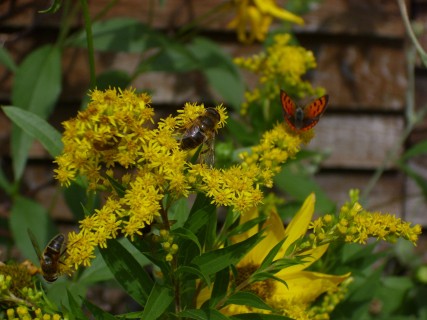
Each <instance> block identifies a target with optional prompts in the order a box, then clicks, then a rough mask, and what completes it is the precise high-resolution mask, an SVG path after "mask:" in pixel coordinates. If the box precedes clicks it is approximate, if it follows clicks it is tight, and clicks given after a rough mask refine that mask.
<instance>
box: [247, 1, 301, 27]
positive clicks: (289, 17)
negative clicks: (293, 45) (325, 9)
mask: <svg viewBox="0 0 427 320" xmlns="http://www.w3.org/2000/svg"><path fill="white" fill-rule="evenodd" d="M254 2H255V4H256V6H257V7H258V8H259V9H260V10H261V11H262V12H263V13H264V14H270V15H272V16H274V17H276V18H278V19H282V20H284V21H289V22H294V23H297V24H304V20H303V19H302V18H301V17H299V16H297V15H295V14H293V13H291V12H289V11H287V10H284V9H281V8H279V7H278V6H277V5H276V3H275V2H274V1H269V0H254Z"/></svg>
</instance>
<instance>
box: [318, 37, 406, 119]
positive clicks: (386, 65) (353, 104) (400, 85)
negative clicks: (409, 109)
mask: <svg viewBox="0 0 427 320" xmlns="http://www.w3.org/2000/svg"><path fill="white" fill-rule="evenodd" d="M316 53H317V65H318V68H317V69H316V71H315V72H313V82H314V84H316V85H319V86H323V87H325V88H326V89H327V92H328V93H329V95H330V96H331V97H332V100H331V102H330V104H331V105H332V106H333V107H334V108H337V109H352V110H394V111H398V110H402V109H403V106H404V102H405V92H406V86H407V75H406V62H405V54H404V51H403V48H401V47H396V48H395V47H389V46H365V45H345V44H343V45H342V44H338V43H337V44H330V45H322V46H321V47H320V48H319V50H318V51H317V52H316Z"/></svg>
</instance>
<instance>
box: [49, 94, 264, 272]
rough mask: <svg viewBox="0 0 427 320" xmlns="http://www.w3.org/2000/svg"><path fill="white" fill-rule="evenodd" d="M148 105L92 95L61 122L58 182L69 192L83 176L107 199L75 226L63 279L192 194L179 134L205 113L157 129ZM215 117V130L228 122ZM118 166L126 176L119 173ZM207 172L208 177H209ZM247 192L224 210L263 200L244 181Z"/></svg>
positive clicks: (181, 116) (143, 100)
mask: <svg viewBox="0 0 427 320" xmlns="http://www.w3.org/2000/svg"><path fill="white" fill-rule="evenodd" d="M149 102H150V98H149V97H148V96H147V95H146V94H136V93H135V92H134V90H125V91H121V90H115V89H109V90H106V91H99V90H94V91H93V92H91V102H90V103H89V105H88V108H87V109H86V110H84V111H81V112H79V114H78V116H77V117H76V118H75V119H71V120H68V121H66V122H64V127H65V132H64V134H63V139H62V140H63V143H64V151H63V153H62V154H61V155H60V156H59V157H57V158H56V160H55V162H56V163H57V164H58V169H56V170H55V171H56V178H57V179H58V180H59V181H60V182H61V184H63V185H69V184H70V183H71V181H73V180H75V179H76V177H77V176H78V175H81V176H85V177H86V178H87V180H88V182H89V189H94V190H103V191H106V192H110V194H109V197H108V200H107V201H106V203H105V205H104V206H103V207H102V208H101V209H96V210H95V212H93V213H92V214H90V215H88V216H87V217H85V218H84V219H83V220H81V221H80V232H79V233H70V234H69V236H68V248H67V255H66V259H65V261H64V264H61V272H67V273H70V272H71V270H72V269H73V268H75V269H76V268H78V266H80V265H83V266H88V265H90V262H91V260H92V259H93V258H94V249H95V247H101V248H105V247H106V246H107V241H108V239H113V238H116V237H117V235H118V234H119V233H122V234H124V235H125V236H126V237H128V238H130V239H131V240H134V239H135V237H136V236H140V235H142V230H143V229H144V228H145V227H146V226H147V225H151V224H152V223H153V221H154V220H156V219H157V220H159V221H161V220H162V219H166V218H167V216H162V217H161V212H162V210H163V208H162V205H161V204H162V200H163V199H164V198H165V196H169V198H168V199H178V198H180V197H188V195H189V194H190V191H194V185H193V183H192V182H191V181H194V178H193V177H192V176H191V173H189V168H188V167H189V166H190V167H191V166H192V164H190V163H188V162H187V159H188V154H187V153H188V152H187V151H184V150H182V149H181V148H180V142H179V135H180V134H182V133H183V132H182V131H183V130H185V128H187V127H188V126H190V125H191V124H192V123H193V122H194V121H195V120H196V119H197V118H198V117H199V116H201V115H203V114H204V112H205V107H204V106H203V105H198V104H190V103H187V104H186V105H185V107H184V109H183V110H179V111H178V115H177V116H175V117H172V116H169V117H167V118H166V119H161V120H160V121H159V122H158V123H157V126H155V125H154V120H153V116H154V110H153V109H152V108H151V107H150V106H149ZM216 110H217V111H218V113H219V115H220V120H219V122H218V123H217V125H216V126H215V128H214V130H215V131H217V130H218V129H220V128H222V127H223V126H224V125H225V120H226V119H227V113H226V110H225V108H224V107H223V106H222V105H220V106H217V107H216ZM118 167H119V168H121V171H123V169H125V170H126V169H127V172H126V173H125V174H122V173H121V174H118V172H117V170H116V169H117V168H118ZM205 170H206V171H205V172H206V174H205V176H206V177H207V178H208V176H209V174H212V173H213V172H214V170H210V168H205ZM209 172H211V173H209ZM242 175H243V173H242ZM111 179H113V180H115V181H117V183H118V184H121V185H122V186H123V192H122V193H123V194H120V195H119V194H118V193H117V192H116V189H114V188H113V186H112V185H111V182H110V181H111ZM247 185H248V187H247V188H239V189H238V190H236V195H237V196H236V200H235V201H234V202H235V203H234V202H231V203H229V204H228V205H234V206H236V207H239V209H240V207H243V203H245V202H246V201H248V200H249V199H250V198H253V200H252V201H251V202H250V203H258V202H259V201H261V199H262V193H261V192H260V191H259V189H257V188H255V187H253V185H254V183H253V182H252V181H248V184H247ZM196 190H197V189H196ZM197 191H201V190H197ZM242 194H243V195H242ZM237 203H239V205H236V204H237ZM242 210H243V209H242ZM162 222H163V223H165V224H166V225H167V224H168V223H169V222H168V221H162ZM171 254H173V253H171Z"/></svg>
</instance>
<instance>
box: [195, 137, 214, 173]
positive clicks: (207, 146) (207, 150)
mask: <svg viewBox="0 0 427 320" xmlns="http://www.w3.org/2000/svg"><path fill="white" fill-rule="evenodd" d="M198 162H199V163H205V164H207V165H208V166H209V167H213V165H214V163H215V134H214V133H212V135H211V136H210V137H209V139H206V141H205V142H204V143H203V149H202V150H201V151H200V153H199V159H198Z"/></svg>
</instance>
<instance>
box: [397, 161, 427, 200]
mask: <svg viewBox="0 0 427 320" xmlns="http://www.w3.org/2000/svg"><path fill="white" fill-rule="evenodd" d="M400 169H401V170H402V171H403V172H404V173H406V175H407V176H408V177H410V178H411V179H412V180H414V181H415V183H416V184H417V185H418V187H419V188H420V189H421V192H422V193H423V195H424V197H427V180H426V179H425V178H424V176H423V175H422V174H420V173H418V172H417V171H415V170H414V169H412V168H411V167H410V166H409V165H408V164H407V163H406V162H404V161H401V162H400Z"/></svg>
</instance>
